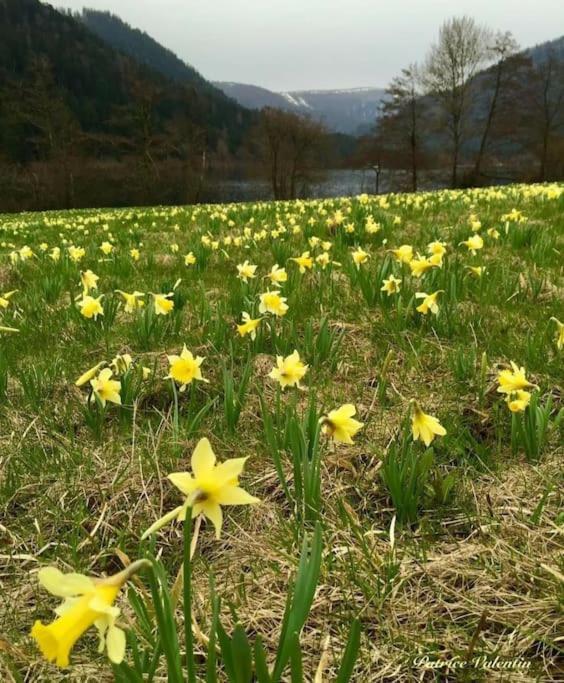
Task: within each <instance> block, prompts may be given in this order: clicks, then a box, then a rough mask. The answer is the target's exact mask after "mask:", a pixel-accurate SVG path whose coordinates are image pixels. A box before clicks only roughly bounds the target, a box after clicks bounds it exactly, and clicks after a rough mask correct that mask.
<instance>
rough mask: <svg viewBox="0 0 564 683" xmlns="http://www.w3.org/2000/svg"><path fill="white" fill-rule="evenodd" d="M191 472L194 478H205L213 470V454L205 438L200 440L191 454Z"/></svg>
mask: <svg viewBox="0 0 564 683" xmlns="http://www.w3.org/2000/svg"><path fill="white" fill-rule="evenodd" d="M191 464H192V472H194V476H195V477H196V478H198V477H205V476H206V475H207V474H210V472H211V471H212V470H213V466H214V465H215V453H214V452H213V450H212V447H211V444H210V442H209V441H208V439H206V438H205V437H204V438H203V439H200V440H199V441H198V443H197V445H196V448H195V449H194V452H193V453H192V461H191Z"/></svg>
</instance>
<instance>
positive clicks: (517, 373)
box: [497, 361, 536, 413]
mask: <svg viewBox="0 0 564 683" xmlns="http://www.w3.org/2000/svg"><path fill="white" fill-rule="evenodd" d="M497 381H498V383H499V386H498V388H497V391H498V392H499V393H500V394H504V396H505V400H506V402H507V407H508V408H509V410H510V411H511V412H512V413H522V412H524V411H525V409H526V408H527V406H528V405H529V403H530V402H531V392H530V391H527V389H531V388H535V387H536V385H535V384H532V383H531V382H529V380H528V379H527V377H526V374H525V368H523V367H521V368H520V367H519V366H518V365H517V364H516V363H514V362H513V361H511V370H502V371H501V372H500V373H499V374H498V377H497Z"/></svg>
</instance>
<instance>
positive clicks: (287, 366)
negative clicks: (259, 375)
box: [268, 351, 308, 389]
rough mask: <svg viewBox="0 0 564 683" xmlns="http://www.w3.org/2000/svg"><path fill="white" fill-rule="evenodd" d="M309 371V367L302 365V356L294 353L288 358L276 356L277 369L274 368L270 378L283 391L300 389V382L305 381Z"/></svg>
mask: <svg viewBox="0 0 564 683" xmlns="http://www.w3.org/2000/svg"><path fill="white" fill-rule="evenodd" d="M307 370H308V366H307V365H304V363H302V361H301V360H300V354H299V353H298V352H297V351H294V352H293V353H292V354H290V355H289V356H286V358H284V357H283V356H276V367H274V368H272V370H271V371H270V374H269V375H268V376H269V377H270V378H271V379H275V380H276V381H277V382H278V383H279V384H280V386H281V388H282V389H285V388H286V387H292V386H296V387H298V388H299V386H300V380H301V379H303V377H304V376H305V374H306V372H307Z"/></svg>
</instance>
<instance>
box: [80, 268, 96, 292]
mask: <svg viewBox="0 0 564 683" xmlns="http://www.w3.org/2000/svg"><path fill="white" fill-rule="evenodd" d="M99 279H100V278H99V277H98V276H97V275H96V274H95V273H93V272H92V271H91V270H83V271H82V272H81V273H80V282H81V284H82V291H83V292H84V294H88V293H89V292H90V290H91V289H98V280H99Z"/></svg>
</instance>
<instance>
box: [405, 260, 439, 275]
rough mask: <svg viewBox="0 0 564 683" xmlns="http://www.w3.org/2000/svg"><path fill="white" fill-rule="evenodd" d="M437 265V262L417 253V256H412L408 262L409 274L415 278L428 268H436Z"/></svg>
mask: <svg viewBox="0 0 564 683" xmlns="http://www.w3.org/2000/svg"><path fill="white" fill-rule="evenodd" d="M437 266H438V264H437V263H434V262H433V261H432V260H431V259H428V258H425V257H424V256H419V255H418V256H417V258H414V259H412V260H411V261H410V262H409V267H410V269H411V274H412V275H413V276H414V277H417V278H420V277H421V276H422V275H424V274H425V273H426V272H427V271H428V270H431V268H436V267H437Z"/></svg>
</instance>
